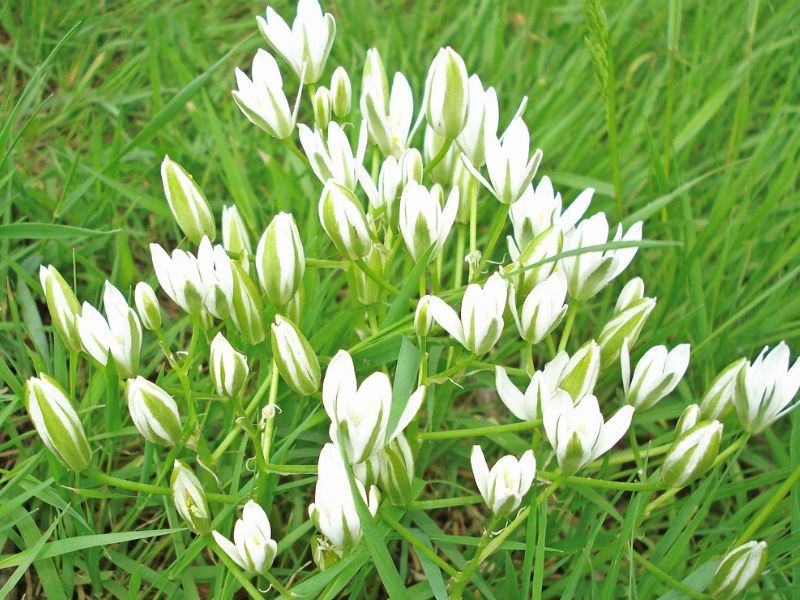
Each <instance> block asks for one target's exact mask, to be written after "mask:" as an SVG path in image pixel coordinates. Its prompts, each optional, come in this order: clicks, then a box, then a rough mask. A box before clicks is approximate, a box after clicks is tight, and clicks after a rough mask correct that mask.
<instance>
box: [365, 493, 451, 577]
mask: <svg viewBox="0 0 800 600" xmlns="http://www.w3.org/2000/svg"><path fill="white" fill-rule="evenodd" d="M379 512H380V513H381V518H382V519H383V520H384V521H385V522H386V524H387V525H388V526H389V527H391V528H392V529H394V530H395V531H396V532H397V533H399V534H400V536H401V537H403V538H404V539H405V540H406V541H408V543H409V544H411V545H412V546H414V548H415V549H416V550H417V552H419V553H420V554H423V555H425V556H427V557H428V558H429V559H430V560H431V561H432V562H434V563H435V564H436V565H437V566H438V567H439V568H440V569H442V570H443V571H444V572H445V573H447V574H448V575H450V576H451V577H455V576H456V575H457V574H458V571H457V570H456V569H454V568H453V567H451V566H450V565H449V564H447V562H445V561H444V560H443V559H442V558H441V557H440V556H439V555H438V554H436V552H434V551H433V550H431V549H430V548H428V546H426V545H425V543H424V542H423V541H422V540H420V539H419V538H418V537H417V536H415V535H414V533H413V532H412V531H411V530H410V529H408V528H407V527H405V526H404V525H402V524H401V523H400V522H399V521H398V520H397V519H395V518H394V517H393V516H392V515H391V514H389V511H388V510H386V507H385V505H384V506H381V507H380V509H379Z"/></svg>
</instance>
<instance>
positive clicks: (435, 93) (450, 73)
mask: <svg viewBox="0 0 800 600" xmlns="http://www.w3.org/2000/svg"><path fill="white" fill-rule="evenodd" d="M468 110H469V79H468V76H467V66H466V65H465V64H464V60H463V59H462V58H461V57H460V56H459V55H458V53H457V52H456V51H455V50H453V49H452V48H450V47H449V46H448V47H447V48H441V49H440V50H439V53H438V54H437V55H436V58H434V59H433V62H432V63H431V66H430V69H429V70H428V78H427V80H426V82H425V117H426V119H427V120H428V124H429V125H430V126H431V127H433V129H434V130H435V131H436V133H438V134H439V135H441V136H442V137H444V138H447V139H450V140H454V139H456V137H458V134H459V133H461V131H462V130H463V129H464V126H465V125H466V124H467V111H468Z"/></svg>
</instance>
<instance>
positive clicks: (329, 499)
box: [308, 444, 379, 554]
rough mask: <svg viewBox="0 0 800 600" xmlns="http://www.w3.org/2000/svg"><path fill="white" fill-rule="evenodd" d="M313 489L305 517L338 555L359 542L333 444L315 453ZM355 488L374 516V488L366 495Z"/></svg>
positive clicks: (352, 502)
mask: <svg viewBox="0 0 800 600" xmlns="http://www.w3.org/2000/svg"><path fill="white" fill-rule="evenodd" d="M317 473H318V479H317V488H316V490H315V491H314V503H313V504H311V506H309V507H308V514H309V516H310V517H311V520H312V521H313V522H314V525H316V527H317V529H319V531H320V532H321V533H322V534H323V535H324V536H325V537H326V538H328V540H329V541H330V543H331V544H333V546H334V547H335V548H336V550H337V551H338V552H339V553H340V554H341V553H342V552H343V551H345V550H347V549H349V548H351V547H352V546H353V545H355V544H356V543H357V542H358V541H359V540H360V539H361V533H362V530H361V521H360V519H359V518H358V512H356V505H355V500H354V498H353V494H352V493H351V488H350V483H349V481H348V477H347V468H346V467H345V464H344V461H343V460H342V457H341V455H340V454H339V450H338V448H336V446H334V445H333V444H325V446H323V448H322V452H320V454H319V464H318V467H317ZM355 485H356V489H357V490H358V492H359V494H361V497H362V498H363V500H364V503H365V504H366V505H367V508H368V510H369V512H370V513H371V514H372V515H373V516H374V515H375V513H377V512H378V503H379V498H378V489H377V488H376V487H375V486H370V488H369V494H367V491H366V490H365V489H364V484H363V483H361V482H360V481H358V480H356V481H355Z"/></svg>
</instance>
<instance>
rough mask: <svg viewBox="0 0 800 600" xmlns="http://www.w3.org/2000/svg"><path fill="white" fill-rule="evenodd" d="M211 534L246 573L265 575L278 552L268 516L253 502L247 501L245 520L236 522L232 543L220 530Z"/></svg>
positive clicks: (244, 511)
mask: <svg viewBox="0 0 800 600" xmlns="http://www.w3.org/2000/svg"><path fill="white" fill-rule="evenodd" d="M212 535H213V536H214V541H216V542H217V544H218V545H219V547H220V548H222V550H223V551H224V552H225V554H227V555H228V556H229V557H230V558H231V560H233V562H235V563H236V564H237V565H239V566H240V567H241V568H242V569H244V570H245V571H246V572H247V573H253V574H264V573H266V572H267V571H268V570H269V568H270V567H271V566H272V561H274V560H275V555H276V554H277V553H278V544H277V543H276V542H275V540H273V539H272V528H271V527H270V524H269V519H268V518H267V513H265V512H264V509H263V508H261V506H259V505H258V504H256V503H255V502H254V501H252V500H248V501H247V504H245V505H244V510H243V511H242V518H241V519H239V520H238V521H236V525H235V526H234V528H233V542H231V541H230V540H229V539H228V538H226V537H224V536H223V535H221V534H220V533H219V532H218V531H213V532H212Z"/></svg>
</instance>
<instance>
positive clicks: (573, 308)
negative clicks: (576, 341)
mask: <svg viewBox="0 0 800 600" xmlns="http://www.w3.org/2000/svg"><path fill="white" fill-rule="evenodd" d="M577 314H578V303H577V302H573V303H572V304H570V305H569V310H568V311H567V322H566V324H565V325H564V331H563V332H562V334H561V339H560V340H559V341H558V351H559V352H563V351H564V350H565V349H566V347H567V342H568V341H569V334H570V332H571V331H572V325H573V324H574V323H575V315H577Z"/></svg>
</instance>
